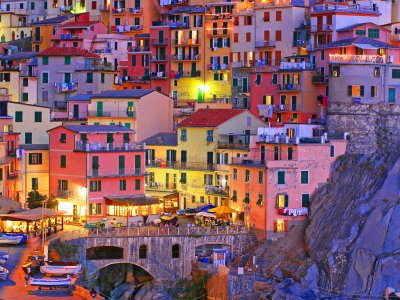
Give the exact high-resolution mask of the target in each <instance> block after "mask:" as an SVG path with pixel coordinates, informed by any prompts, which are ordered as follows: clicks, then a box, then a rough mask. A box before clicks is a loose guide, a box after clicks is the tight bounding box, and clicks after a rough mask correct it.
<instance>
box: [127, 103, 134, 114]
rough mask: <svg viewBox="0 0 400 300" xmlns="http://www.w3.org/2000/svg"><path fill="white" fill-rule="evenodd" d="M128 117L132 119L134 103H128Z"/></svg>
mask: <svg viewBox="0 0 400 300" xmlns="http://www.w3.org/2000/svg"><path fill="white" fill-rule="evenodd" d="M127 113H128V117H134V103H133V101H129V102H128V111H127Z"/></svg>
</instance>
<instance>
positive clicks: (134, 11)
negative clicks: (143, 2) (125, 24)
mask: <svg viewBox="0 0 400 300" xmlns="http://www.w3.org/2000/svg"><path fill="white" fill-rule="evenodd" d="M129 13H130V14H142V13H143V8H142V7H130V8H129Z"/></svg>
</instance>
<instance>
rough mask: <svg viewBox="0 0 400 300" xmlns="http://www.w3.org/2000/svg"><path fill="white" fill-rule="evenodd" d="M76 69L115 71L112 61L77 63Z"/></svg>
mask: <svg viewBox="0 0 400 300" xmlns="http://www.w3.org/2000/svg"><path fill="white" fill-rule="evenodd" d="M110 53H111V51H110ZM75 69H76V70H80V71H114V67H113V65H112V64H111V63H107V64H105V63H99V64H80V65H77V66H76V68H75Z"/></svg>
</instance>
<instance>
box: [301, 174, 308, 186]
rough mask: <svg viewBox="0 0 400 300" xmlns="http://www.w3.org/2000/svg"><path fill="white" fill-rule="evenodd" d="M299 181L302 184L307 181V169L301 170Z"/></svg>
mask: <svg viewBox="0 0 400 300" xmlns="http://www.w3.org/2000/svg"><path fill="white" fill-rule="evenodd" d="M301 183H302V184H307V183H308V171H301Z"/></svg>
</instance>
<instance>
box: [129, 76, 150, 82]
mask: <svg viewBox="0 0 400 300" xmlns="http://www.w3.org/2000/svg"><path fill="white" fill-rule="evenodd" d="M125 77H127V79H126V80H125V81H127V82H147V81H150V75H143V76H125Z"/></svg>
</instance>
